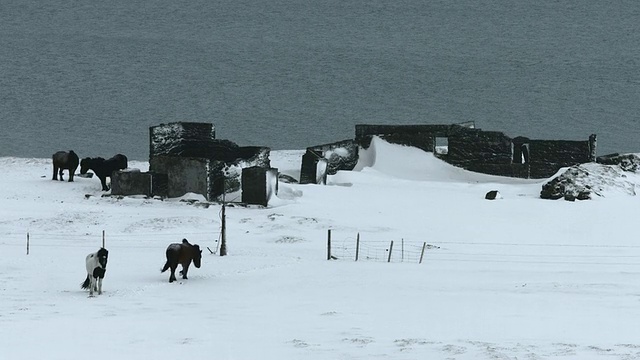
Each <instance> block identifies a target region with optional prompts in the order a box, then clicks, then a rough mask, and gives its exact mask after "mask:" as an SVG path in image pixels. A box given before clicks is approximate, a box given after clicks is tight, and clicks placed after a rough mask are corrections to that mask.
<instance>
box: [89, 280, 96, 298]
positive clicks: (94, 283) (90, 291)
mask: <svg viewBox="0 0 640 360" xmlns="http://www.w3.org/2000/svg"><path fill="white" fill-rule="evenodd" d="M90 279H91V283H89V297H93V291H94V289H95V287H96V278H94V277H93V276H91V277H90Z"/></svg>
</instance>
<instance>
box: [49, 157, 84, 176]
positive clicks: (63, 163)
mask: <svg viewBox="0 0 640 360" xmlns="http://www.w3.org/2000/svg"><path fill="white" fill-rule="evenodd" d="M51 159H52V160H53V178H51V180H58V174H60V181H64V179H63V178H62V171H63V170H69V182H72V181H73V173H75V172H76V169H77V168H78V164H79V163H80V160H79V159H78V155H76V153H74V152H73V150H69V152H66V151H58V152H57V153H55V154H53V156H52V157H51Z"/></svg>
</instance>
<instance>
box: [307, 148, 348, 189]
mask: <svg viewBox="0 0 640 360" xmlns="http://www.w3.org/2000/svg"><path fill="white" fill-rule="evenodd" d="M357 163H358V144H357V143H356V142H354V141H353V140H343V141H338V142H335V143H331V144H324V145H316V146H312V147H309V148H307V151H306V153H305V154H304V155H303V156H302V165H301V168H300V183H301V184H316V183H318V177H319V176H318V170H319V169H321V170H324V174H323V176H320V177H321V178H323V179H326V176H327V175H335V174H336V173H337V172H338V171H340V170H353V168H354V167H355V166H356V164H357ZM318 164H320V167H319V165H318Z"/></svg>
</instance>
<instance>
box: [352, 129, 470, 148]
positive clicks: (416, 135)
mask: <svg viewBox="0 0 640 360" xmlns="http://www.w3.org/2000/svg"><path fill="white" fill-rule="evenodd" d="M469 131H474V129H473V128H469V127H467V126H460V125H456V124H453V125H364V124H361V125H356V139H355V140H356V143H357V144H358V145H360V146H362V147H363V148H365V149H368V148H369V145H370V143H371V138H372V137H373V136H378V137H380V138H381V139H384V140H385V141H387V142H389V143H392V144H398V145H405V146H413V147H417V148H419V149H422V150H424V151H428V152H434V150H435V145H436V144H435V138H437V137H443V138H450V137H451V136H455V135H458V134H461V133H466V132H469Z"/></svg>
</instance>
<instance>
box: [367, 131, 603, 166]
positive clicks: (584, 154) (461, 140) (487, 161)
mask: <svg viewBox="0 0 640 360" xmlns="http://www.w3.org/2000/svg"><path fill="white" fill-rule="evenodd" d="M372 136H379V137H381V138H383V139H384V140H386V141H388V142H390V143H394V144H400V145H407V146H414V147H417V148H420V149H422V150H424V151H429V152H433V153H436V151H435V146H436V144H435V139H436V138H437V137H442V138H447V140H448V152H447V154H437V153H436V156H438V157H439V158H440V159H442V160H444V161H446V162H448V163H450V164H452V165H455V166H458V167H461V168H464V169H467V170H470V171H475V172H480V173H485V174H490V175H499V176H510V177H519V178H546V177H550V176H552V175H554V174H555V173H556V172H557V171H558V170H559V169H560V168H562V167H567V166H572V165H576V164H580V163H586V162H590V161H595V153H596V152H595V148H596V136H595V135H591V136H590V137H589V140H585V141H569V140H529V139H528V138H523V137H518V138H513V139H512V138H510V137H508V136H506V135H505V134H504V133H502V132H497V131H482V130H481V129H476V128H471V127H466V126H459V125H455V124H454V125H397V126H396V125H356V140H355V141H356V142H357V143H358V144H359V145H360V146H362V147H364V148H367V147H368V146H369V144H370V142H371V138H372ZM523 145H524V146H526V149H525V150H523V149H522V148H521V146H523ZM523 151H524V152H526V160H525V162H523V161H522V160H521V159H520V156H522V152H523Z"/></svg>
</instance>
